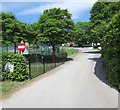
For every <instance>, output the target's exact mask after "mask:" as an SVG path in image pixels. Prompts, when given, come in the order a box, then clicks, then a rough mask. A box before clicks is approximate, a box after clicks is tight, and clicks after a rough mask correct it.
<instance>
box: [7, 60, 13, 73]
mask: <svg viewBox="0 0 120 110" xmlns="http://www.w3.org/2000/svg"><path fill="white" fill-rule="evenodd" d="M5 69H8V72H13V71H14V64H12V63H10V62H7V63H6V65H5Z"/></svg>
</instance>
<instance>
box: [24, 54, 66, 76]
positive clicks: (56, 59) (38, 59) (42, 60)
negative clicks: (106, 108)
mask: <svg viewBox="0 0 120 110" xmlns="http://www.w3.org/2000/svg"><path fill="white" fill-rule="evenodd" d="M24 56H25V57H26V58H27V60H28V68H29V74H30V78H34V77H36V76H38V75H40V74H43V73H45V72H47V71H49V70H51V69H53V68H55V67H57V66H60V65H62V64H63V63H64V62H65V61H66V59H67V54H66V53H56V54H54V55H48V54H46V55H41V54H31V55H30V54H29V55H24Z"/></svg>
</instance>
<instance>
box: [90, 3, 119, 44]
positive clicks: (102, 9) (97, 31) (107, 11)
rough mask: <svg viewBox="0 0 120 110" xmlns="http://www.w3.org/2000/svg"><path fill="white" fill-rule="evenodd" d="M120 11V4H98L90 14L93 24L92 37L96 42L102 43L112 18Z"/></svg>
mask: <svg viewBox="0 0 120 110" xmlns="http://www.w3.org/2000/svg"><path fill="white" fill-rule="evenodd" d="M119 10H120V2H96V3H95V4H94V5H93V7H92V9H91V11H90V13H91V17H90V22H92V23H93V26H92V29H91V32H92V33H91V36H93V39H94V40H93V41H94V42H96V43H97V42H101V40H102V38H103V36H104V33H105V29H106V27H107V25H108V23H109V22H110V21H111V18H112V17H113V16H114V15H115V14H116V13H117V12H118V11H119Z"/></svg>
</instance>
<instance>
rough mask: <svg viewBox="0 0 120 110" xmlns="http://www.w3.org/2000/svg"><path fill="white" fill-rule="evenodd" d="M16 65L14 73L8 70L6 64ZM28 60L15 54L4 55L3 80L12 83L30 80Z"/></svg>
mask: <svg viewBox="0 0 120 110" xmlns="http://www.w3.org/2000/svg"><path fill="white" fill-rule="evenodd" d="M7 62H10V63H11V64H14V69H13V72H10V71H9V69H8V68H6V63H7ZM27 64H28V62H27V60H26V58H25V57H24V56H22V55H20V54H14V53H3V55H2V79H3V80H12V81H23V80H25V79H28V78H29V73H28V67H27Z"/></svg>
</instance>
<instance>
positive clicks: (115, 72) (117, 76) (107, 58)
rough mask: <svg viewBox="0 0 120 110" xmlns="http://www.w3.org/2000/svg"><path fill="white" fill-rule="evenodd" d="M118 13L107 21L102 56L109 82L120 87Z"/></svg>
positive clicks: (119, 16)
mask: <svg viewBox="0 0 120 110" xmlns="http://www.w3.org/2000/svg"><path fill="white" fill-rule="evenodd" d="M119 18H120V13H118V14H116V15H115V16H114V17H113V18H112V20H111V22H110V23H109V25H108V27H107V29H106V34H105V36H104V38H103V45H102V46H103V50H102V53H103V57H104V62H105V74H106V78H107V79H108V80H109V82H110V83H111V84H113V85H115V86H116V87H117V88H118V90H119V87H120V55H119V54H120V27H119V24H120V20H119Z"/></svg>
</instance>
